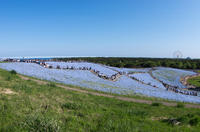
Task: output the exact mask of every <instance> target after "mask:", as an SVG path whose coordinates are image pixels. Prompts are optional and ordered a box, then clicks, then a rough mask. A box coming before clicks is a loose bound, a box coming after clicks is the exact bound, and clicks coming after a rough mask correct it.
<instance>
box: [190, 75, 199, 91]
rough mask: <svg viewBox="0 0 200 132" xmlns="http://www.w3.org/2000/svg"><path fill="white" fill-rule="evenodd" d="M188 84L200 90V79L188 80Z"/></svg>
mask: <svg viewBox="0 0 200 132" xmlns="http://www.w3.org/2000/svg"><path fill="white" fill-rule="evenodd" d="M188 83H189V84H191V85H193V86H195V87H198V88H200V77H194V78H190V79H189V80H188Z"/></svg>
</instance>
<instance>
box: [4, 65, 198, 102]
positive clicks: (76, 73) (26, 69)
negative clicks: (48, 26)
mask: <svg viewBox="0 0 200 132" xmlns="http://www.w3.org/2000/svg"><path fill="white" fill-rule="evenodd" d="M48 63H49V62H48ZM51 64H52V65H53V66H54V67H55V66H57V65H58V64H59V65H60V67H61V68H63V67H65V66H66V65H67V66H69V65H70V64H67V63H63V62H56V63H55V62H52V63H51ZM71 65H72V66H74V67H83V66H85V67H92V68H94V69H96V70H98V71H100V72H102V73H104V74H106V75H109V76H110V75H113V74H115V73H117V72H118V71H124V68H123V69H122V70H121V69H120V68H114V69H115V70H112V69H113V67H108V66H103V65H99V64H94V63H85V62H84V63H76V62H74V63H71ZM0 68H3V69H6V70H9V71H11V70H15V71H16V72H17V73H20V74H24V75H27V76H32V77H37V78H40V79H44V80H50V81H55V82H60V83H64V84H71V85H75V86H80V87H85V88H90V89H94V90H98V91H103V92H109V93H117V94H135V93H137V94H142V95H146V96H150V97H158V98H164V99H169V100H176V101H184V102H193V103H200V97H198V96H190V95H184V94H179V93H175V92H172V91H167V90H166V89H165V88H164V87H163V85H162V84H160V83H159V81H157V80H154V78H152V77H151V76H150V74H149V73H148V71H149V70H151V69H149V68H148V69H128V70H127V69H126V70H125V71H128V72H130V71H132V72H133V71H137V72H138V71H143V72H146V73H135V74H131V75H129V76H127V75H122V76H121V77H120V78H119V79H118V80H117V81H110V80H105V79H102V78H100V77H98V76H97V75H95V74H93V73H91V72H90V71H89V70H69V69H68V70H66V69H65V70H62V69H48V68H44V67H42V66H40V65H38V64H33V63H0ZM193 74H195V73H194V72H190V71H185V70H179V69H173V68H157V70H155V71H153V75H154V76H155V77H156V78H158V79H159V80H161V81H163V82H165V83H169V84H170V85H174V86H179V87H183V86H182V84H181V83H180V80H179V79H180V77H183V76H186V75H193ZM130 76H131V77H135V78H137V79H138V80H140V81H142V82H143V83H141V82H140V81H137V80H134V79H132V78H130ZM171 78H172V79H171ZM149 83H151V85H150V84H149ZM152 85H156V86H157V87H156V88H155V87H153V86H152Z"/></svg>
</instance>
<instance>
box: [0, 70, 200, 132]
mask: <svg viewBox="0 0 200 132" xmlns="http://www.w3.org/2000/svg"><path fill="white" fill-rule="evenodd" d="M199 130H200V109H195V108H185V107H184V105H183V104H180V103H179V104H178V105H177V106H176V107H169V106H164V105H161V104H160V103H156V102H155V103H153V104H152V105H148V104H142V103H131V102H125V101H120V100H117V99H114V98H107V97H100V96H95V95H90V94H86V93H79V92H75V91H68V90H66V89H63V88H59V87H56V85H55V84H54V83H49V84H48V85H39V84H37V83H36V82H34V81H31V80H22V79H21V78H19V77H18V76H17V75H16V74H15V72H8V71H4V70H1V69H0V131H6V132H7V131H8V132H9V131H19V132H23V131H49V132H56V131H61V132H62V131H64V132H65V131H69V132H73V131H75V132H78V131H87V132H89V131H91V132H96V131H97V132H111V131H114V132H132V131H135V132H151V131H152V132H157V131H161V132H170V131H174V132H176V131H185V132H192V131H194V132H195V131H196V132H198V131H199Z"/></svg>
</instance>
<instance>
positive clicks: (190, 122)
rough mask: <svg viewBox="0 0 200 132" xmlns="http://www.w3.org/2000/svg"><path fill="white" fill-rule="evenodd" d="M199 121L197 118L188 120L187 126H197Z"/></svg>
mask: <svg viewBox="0 0 200 132" xmlns="http://www.w3.org/2000/svg"><path fill="white" fill-rule="evenodd" d="M199 121H200V119H199V117H193V118H192V119H190V121H189V124H190V125H191V126H196V125H197V124H199Z"/></svg>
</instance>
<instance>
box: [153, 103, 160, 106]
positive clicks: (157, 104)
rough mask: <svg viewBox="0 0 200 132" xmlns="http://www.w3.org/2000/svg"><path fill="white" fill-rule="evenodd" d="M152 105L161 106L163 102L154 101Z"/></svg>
mask: <svg viewBox="0 0 200 132" xmlns="http://www.w3.org/2000/svg"><path fill="white" fill-rule="evenodd" d="M151 105H152V106H161V103H158V102H154V103H152V104H151Z"/></svg>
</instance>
